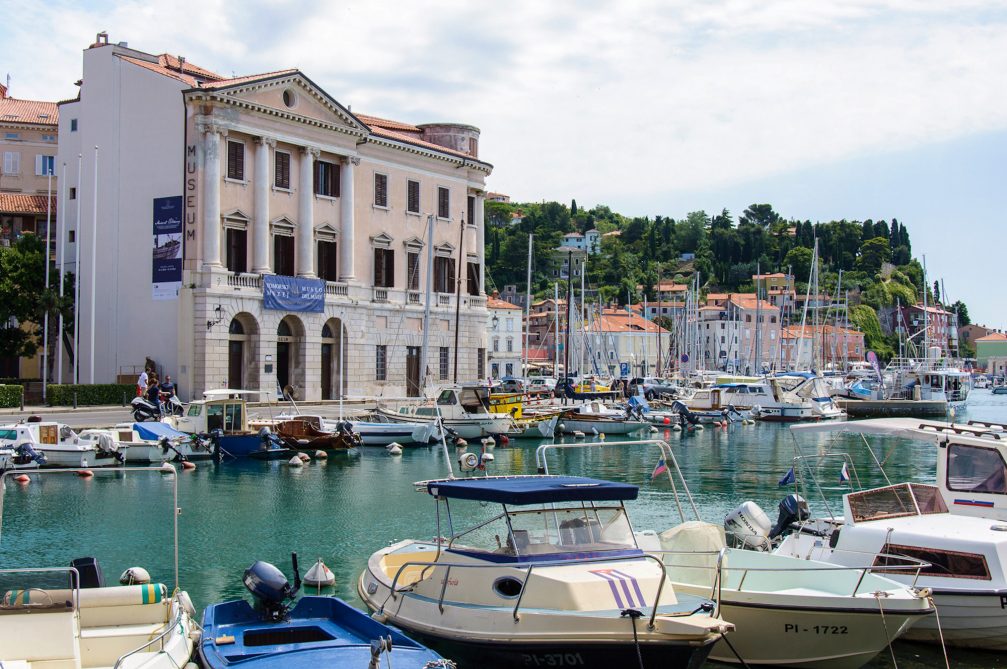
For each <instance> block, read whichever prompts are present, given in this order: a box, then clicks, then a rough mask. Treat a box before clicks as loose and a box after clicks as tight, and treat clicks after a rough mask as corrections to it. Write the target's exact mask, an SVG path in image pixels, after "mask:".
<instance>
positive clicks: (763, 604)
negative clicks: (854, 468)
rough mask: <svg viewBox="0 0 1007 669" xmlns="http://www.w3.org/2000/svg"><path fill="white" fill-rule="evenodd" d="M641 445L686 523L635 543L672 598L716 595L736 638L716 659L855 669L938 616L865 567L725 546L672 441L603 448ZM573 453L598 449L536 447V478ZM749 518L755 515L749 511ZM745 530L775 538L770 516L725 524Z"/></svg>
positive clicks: (642, 535)
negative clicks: (656, 462)
mask: <svg viewBox="0 0 1007 669" xmlns="http://www.w3.org/2000/svg"><path fill="white" fill-rule="evenodd" d="M641 446H644V447H650V448H655V447H656V448H657V450H659V452H660V458H661V463H662V464H663V465H664V467H663V471H664V474H665V476H666V477H667V478H668V480H669V482H670V483H671V487H672V491H673V496H674V501H675V508H677V509H678V512H679V518H680V520H681V521H682V522H681V523H680V524H679V525H676V526H674V527H672V528H671V529H669V530H667V531H666V532H662V533H660V534H657V533H656V532H653V531H643V532H637V533H636V540H637V544H638V545H639V546H640V548H642V549H643V550H644V551H646V552H648V553H651V554H654V555H660V556H661V557H662V559H663V560H664V562H665V563H666V564H667V565H668V567H669V575H670V576H671V578H672V582H673V583H674V585H675V591H676V592H688V593H691V594H694V595H699V596H703V595H706V594H708V593H710V592H711V589H714V590H715V591H716V592H717V597H718V600H719V604H720V607H721V611H722V615H723V617H724V619H725V620H727V621H729V622H731V623H732V624H734V625H735V628H736V629H735V631H734V632H732V633H731V634H730V635H729V636H728V637H727V641H729V642H730V645H728V644H727V643H726V642H724V641H721V642H718V643H717V644H716V645H715V646H714V648H713V652H712V653H711V654H710V657H711V658H712V659H715V660H718V661H722V662H740V660H739V656H740V658H741V659H742V660H743V661H744V662H745V663H747V664H748V665H749V666H754V665H759V666H767V665H771V666H782V667H810V668H814V669H857V668H858V667H861V666H863V665H864V664H866V663H867V662H869V661H870V660H871V659H872V658H873V657H874V656H876V655H877V654H878V653H879V652H881V651H883V650H884V649H885V648H886V647H887V646H888V645H889V644H890V643H891V642H892V641H894V640H895V639H896V638H897V637H899V636H900V635H902V634H903V633H904V632H905V631H906V630H907V629H908V628H909V627H910V626H912V625H913V624H915V623H917V622H919V621H920V620H922V619H923V618H924V617H925V616H928V615H930V614H932V613H933V612H934V607H933V605H932V604H931V603H930V601H929V599H928V593H926V592H921V591H919V590H916V589H914V588H911V587H907V586H906V585H903V584H901V583H897V582H895V581H893V580H891V579H888V578H885V577H883V576H878V575H874V574H872V573H870V570H871V568H872V565H871V564H870V562H869V561H868V563H867V564H863V565H860V566H859V567H852V566H838V565H835V564H829V563H823V562H816V561H814V560H804V559H797V558H794V557H786V556H782V555H774V554H772V553H769V552H758V551H755V550H743V549H736V548H729V547H727V545H726V540H725V532H724V528H723V527H719V526H716V525H712V524H710V523H704V522H701V521H700V520H699V511H698V508H697V507H696V504H695V502H694V500H693V499H692V496H691V494H690V493H689V487H688V485H687V483H686V480H685V478H684V476H683V475H682V471H681V468H680V467H679V466H678V462H677V460H676V458H675V455H674V453H673V452H672V450H671V448H670V447H669V446H668V444H667V443H666V442H664V441H661V440H648V441H645V442H613V443H609V444H607V445H606V448H614V447H626V448H638V447H641ZM570 448H592V446H591V445H588V444H552V445H543V446H540V447H539V449H538V450H537V451H536V454H535V460H536V463H537V465H538V467H539V471H540V472H543V471H544V472H548V470H549V463H548V458H547V457H546V455H547V452H548V451H549V450H553V449H570ZM652 476H653V475H652ZM676 477H677V481H678V484H676ZM680 493H681V494H683V495H684V496H685V502H686V503H685V504H683V503H682V500H680V499H679V495H680ZM686 509H691V510H692V512H693V516H694V517H695V518H696V520H687V512H686ZM743 510H744V511H746V512H747V511H749V510H750V506H749V505H745V506H743ZM735 519H737V521H735V522H732V520H735ZM738 521H740V522H738ZM749 524H750V525H752V526H756V527H763V528H764V529H765V530H766V531H767V532H769V531H770V525H769V519H768V518H765V514H762V517H753V516H751V515H747V516H742V515H741V514H738V513H737V512H736V513H735V514H732V515H731V516H729V517H728V522H727V523H725V525H727V526H729V527H731V528H732V529H734V528H737V527H739V526H740V527H743V528H744V527H748V525H749ZM768 545H769V544H768V542H765V543H763V544H760V545H759V546H758V547H759V548H766V547H768ZM907 569H909V570H917V569H918V566H917V565H911V566H909V567H908V568H907ZM913 573H915V571H913ZM718 574H719V578H718Z"/></svg>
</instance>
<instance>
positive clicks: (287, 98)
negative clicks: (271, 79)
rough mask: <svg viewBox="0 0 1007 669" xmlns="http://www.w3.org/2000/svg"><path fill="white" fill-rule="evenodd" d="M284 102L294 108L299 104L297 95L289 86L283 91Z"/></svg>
mask: <svg viewBox="0 0 1007 669" xmlns="http://www.w3.org/2000/svg"><path fill="white" fill-rule="evenodd" d="M283 104H285V105H286V106H287V107H288V108H292V107H293V106H294V105H296V104H297V95H296V94H295V93H294V91H292V90H290V89H289V88H288V89H287V90H285V91H283Z"/></svg>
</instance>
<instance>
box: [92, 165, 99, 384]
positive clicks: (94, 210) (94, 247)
mask: <svg viewBox="0 0 1007 669" xmlns="http://www.w3.org/2000/svg"><path fill="white" fill-rule="evenodd" d="M92 205H93V207H92V217H91V218H92V221H93V222H92V227H91V362H90V365H91V385H94V312H95V311H96V310H97V306H98V305H97V304H95V292H94V288H95V285H94V284H95V274H97V269H98V147H97V146H95V147H94V202H93V203H92Z"/></svg>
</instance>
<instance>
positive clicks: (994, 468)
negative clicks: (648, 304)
mask: <svg viewBox="0 0 1007 669" xmlns="http://www.w3.org/2000/svg"><path fill="white" fill-rule="evenodd" d="M0 438H2V436H0ZM947 452H948V489H949V490H957V491H961V492H981V493H990V494H996V495H1004V494H1007V462H1004V459H1003V456H1002V455H1001V454H1000V451H998V450H997V449H995V448H989V447H986V446H972V445H970V444H949V445H948V451H947Z"/></svg>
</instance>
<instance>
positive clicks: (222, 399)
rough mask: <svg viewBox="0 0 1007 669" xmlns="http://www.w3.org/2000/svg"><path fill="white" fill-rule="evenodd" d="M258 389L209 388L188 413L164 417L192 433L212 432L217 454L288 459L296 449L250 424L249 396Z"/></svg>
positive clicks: (171, 424)
mask: <svg viewBox="0 0 1007 669" xmlns="http://www.w3.org/2000/svg"><path fill="white" fill-rule="evenodd" d="M249 394H259V393H258V391H248V390H234V389H228V388H224V389H220V390H207V391H206V392H204V393H203V399H201V400H194V401H192V402H189V405H188V406H187V407H186V410H185V415H183V416H169V417H167V418H165V419H164V420H163V422H165V423H167V424H168V425H170V426H171V427H173V428H175V429H176V430H179V431H180V432H186V433H188V434H205V435H209V437H210V439H211V440H212V442H213V445H214V449H215V451H214V457H219V458H222V459H226V458H258V459H260V460H285V459H289V458H290V457H292V456H293V455H294V453H295V451H293V450H292V449H290V448H287V447H286V445H285V444H283V442H281V441H280V440H279V438H278V437H276V435H275V434H272V433H270V432H269V430H268V429H265V430H254V429H251V428H250V427H249V425H248V406H247V403H246V401H245V396H246V395H249Z"/></svg>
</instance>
